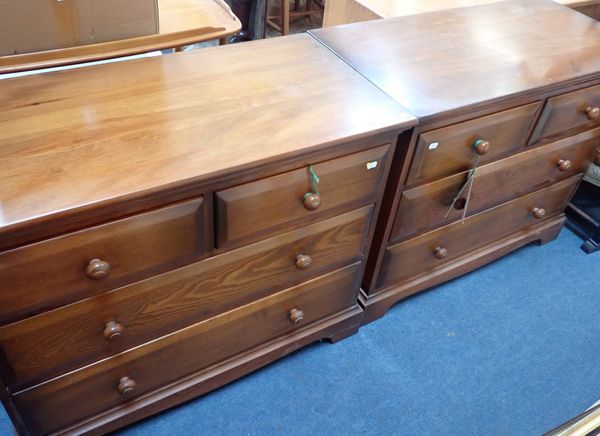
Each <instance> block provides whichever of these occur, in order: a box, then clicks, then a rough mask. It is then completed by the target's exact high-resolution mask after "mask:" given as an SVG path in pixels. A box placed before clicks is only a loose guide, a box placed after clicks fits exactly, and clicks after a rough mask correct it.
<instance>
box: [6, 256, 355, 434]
mask: <svg viewBox="0 0 600 436" xmlns="http://www.w3.org/2000/svg"><path fill="white" fill-rule="evenodd" d="M360 270H361V268H360V263H356V264H354V265H351V266H349V267H346V268H344V269H341V270H337V271H335V272H332V273H329V274H327V275H325V276H321V277H319V278H318V279H315V280H312V281H310V282H306V283H304V284H302V285H299V286H296V287H294V288H290V289H288V290H285V291H282V292H280V293H278V294H275V295H272V296H270V297H268V298H265V299H262V300H258V301H255V302H253V303H251V304H248V305H246V306H243V307H241V308H238V309H235V310H232V311H230V312H226V313H224V314H222V315H219V316H217V317H215V318H212V319H209V320H207V321H204V322H201V323H198V324H195V325H193V326H190V327H188V328H186V329H183V330H179V331H177V332H175V333H173V334H170V335H168V336H165V337H162V338H161V339H159V340H156V341H152V342H149V343H147V344H145V345H143V346H140V347H137V348H134V349H131V350H129V351H126V352H124V353H121V354H119V355H117V356H114V357H112V358H110V359H106V360H102V361H100V362H97V363H95V364H93V365H90V366H87V367H85V368H82V369H80V370H77V371H74V372H71V373H69V374H67V375H65V376H62V377H59V378H55V379H53V380H51V381H49V382H46V383H44V384H41V385H38V386H36V387H33V388H31V389H28V390H25V391H21V392H19V393H17V394H16V395H15V396H14V397H13V400H14V401H15V403H16V404H17V407H20V408H21V410H24V411H26V413H27V414H28V416H27V418H29V422H31V424H32V427H33V429H32V430H33V431H34V432H42V431H45V432H49V431H54V430H58V429H60V428H63V427H65V426H67V425H69V424H73V423H75V422H77V421H79V420H81V419H85V418H87V417H90V416H92V415H94V414H97V413H99V412H102V411H104V410H107V409H109V408H111V407H114V406H118V405H122V404H126V403H127V402H128V401H129V400H130V399H133V398H135V397H137V396H141V395H144V394H146V393H149V392H151V391H153V390H155V389H157V388H159V387H161V386H163V385H165V384H167V383H170V382H173V381H175V380H178V379H180V378H181V377H184V376H188V375H191V374H193V373H195V372H198V371H200V370H202V369H204V368H207V367H208V366H210V365H213V364H215V363H217V362H220V361H223V360H224V359H227V358H230V357H232V356H234V355H236V354H239V353H241V352H242V351H244V350H248V349H249V348H252V347H253V346H256V345H258V344H261V343H263V342H265V341H268V340H270V339H274V338H277V337H279V336H281V335H284V334H286V333H290V332H292V331H294V330H297V329H299V328H302V327H303V326H306V325H309V324H311V323H312V322H314V321H317V320H319V319H321V318H323V317H326V316H329V315H332V314H334V313H337V312H339V311H342V310H344V309H346V308H349V307H352V306H354V305H356V304H357V303H356V298H357V293H358V283H359V277H358V276H359V274H358V273H359V271H360ZM294 309H295V311H294ZM299 311H301V312H303V314H302V315H303V316H302V318H303V319H302V320H300V315H301V314H300V313H299ZM294 321H296V322H294ZM124 377H128V378H129V379H131V380H134V381H135V388H134V390H133V392H130V393H127V394H122V393H120V392H119V382H120V380H122V379H123V378H124ZM129 385H131V383H129ZM123 386H124V384H122V385H121V387H122V388H123Z"/></svg>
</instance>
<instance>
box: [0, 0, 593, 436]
mask: <svg viewBox="0 0 600 436" xmlns="http://www.w3.org/2000/svg"><path fill="white" fill-rule="evenodd" d="M473 23H477V26H475V27H473ZM549 23H551V24H552V25H553V28H554V29H555V31H553V32H548V31H547V29H548V26H549ZM431 29H434V31H431ZM481 29H494V31H493V32H481ZM249 53H251V56H248V54H249ZM348 64H349V65H348ZM0 85H1V86H2V91H3V92H2V94H0V103H1V105H0V108H1V109H0V142H1V144H2V147H1V148H0V167H1V168H2V169H3V171H2V172H0V283H1V284H2V287H1V288H0V303H2V304H0V362H1V364H0V379H1V386H0V397H1V399H2V402H3V404H4V406H5V407H6V409H7V411H8V412H9V414H10V415H11V418H12V419H13V421H14V423H15V425H16V426H17V428H18V430H19V431H20V432H22V433H23V434H34V435H38V434H61V433H72V434H79V433H94V434H97V433H103V432H107V431H110V430H113V429H115V428H118V427H119V426H122V425H125V424H127V423H130V422H132V421H135V420H137V419H141V418H143V417H146V416H148V415H150V414H152V413H156V412H158V411H160V410H163V409H165V408H167V407H170V406H171V405H174V404H178V403H181V402H183V401H186V400H188V399H190V398H193V397H195V396H197V395H200V394H203V393H205V392H208V391H210V390H211V389H214V388H216V387H219V386H221V385H223V384H225V383H227V382H229V381H231V380H234V379H236V378H238V377H240V376H242V375H244V374H246V373H248V372H249V371H252V370H254V369H256V368H258V367H260V366H262V365H265V364H267V363H269V362H271V361H273V360H274V359H277V358H279V357H281V356H283V355H285V354H287V353H289V352H292V351H294V350H296V349H297V348H299V347H301V346H304V345H306V344H308V343H310V342H312V341H316V340H321V339H329V340H331V341H332V342H334V341H336V340H339V339H342V338H344V337H346V336H347V335H350V334H352V333H354V332H355V331H356V330H357V329H358V327H359V326H360V325H361V324H362V323H364V322H368V321H371V320H373V319H375V318H377V317H378V316H381V315H383V314H384V313H385V311H386V310H387V309H388V308H389V307H390V306H391V305H392V304H394V303H396V302H397V301H399V300H401V299H402V298H405V297H407V296H409V295H412V294H414V293H415V292H419V291H421V290H424V289H426V288H428V287H430V286H432V285H434V284H437V283H441V282H443V281H445V280H449V279H451V278H454V277H457V276H459V275H461V274H464V273H465V272H467V271H470V270H472V269H474V268H477V267H478V266H481V265H483V264H485V263H487V262H490V261H492V260H494V259H497V258H498V257H500V256H502V255H504V254H506V253H508V252H510V251H511V250H514V249H516V248H517V247H520V246H522V245H524V244H527V243H530V242H534V241H540V242H547V241H549V240H551V239H552V238H554V237H555V236H556V235H557V233H558V232H559V231H560V229H561V227H562V224H563V222H564V214H563V211H564V208H565V205H566V204H567V202H568V201H569V199H570V197H571V196H572V195H573V193H574V191H575V189H576V188H577V186H578V184H579V182H580V180H581V177H582V174H583V172H584V171H585V169H586V167H587V165H588V164H589V161H590V159H591V156H592V151H593V148H594V146H597V145H598V143H599V142H600V26H599V25H598V24H595V23H594V22H593V21H591V20H588V19H587V18H585V17H583V16H580V15H579V14H577V13H575V12H572V11H569V10H568V9H566V8H562V7H560V6H557V5H556V4H554V3H553V2H551V1H550V0H532V1H529V2H527V3H526V4H525V2H521V1H516V0H515V1H507V2H501V3H494V4H491V5H487V6H481V7H475V8H467V9H455V10H451V11H445V12H443V13H436V14H427V15H426V16H415V17H406V18H399V19H391V20H379V21H377V22H371V23H364V24H356V25H352V26H344V27H341V28H330V29H326V30H323V31H318V32H314V35H312V36H311V35H306V34H305V35H297V36H291V37H286V38H277V39H273V40H269V41H265V42H259V43H247V44H243V45H239V46H230V47H224V48H217V49H206V50H201V51H198V52H195V53H184V54H180V55H175V56H168V57H161V58H156V59H146V60H140V61H133V62H125V63H121V64H118V65H105V66H97V67H94V68H83V69H80V70H75V71H63V72H57V73H52V74H48V75H38V76H32V77H28V78H21V79H14V80H7V81H2V82H1V83H0ZM386 94H387V95H386ZM405 107H406V108H408V109H404V108H405ZM409 111H410V112H409ZM411 112H412V114H411ZM413 114H414V115H413ZM417 117H418V120H417ZM417 121H418V125H417ZM361 288H362V289H361Z"/></svg>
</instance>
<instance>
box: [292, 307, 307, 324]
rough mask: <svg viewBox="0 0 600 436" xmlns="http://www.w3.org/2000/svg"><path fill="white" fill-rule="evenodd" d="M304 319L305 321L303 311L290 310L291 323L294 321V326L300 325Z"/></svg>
mask: <svg viewBox="0 0 600 436" xmlns="http://www.w3.org/2000/svg"><path fill="white" fill-rule="evenodd" d="M303 319H304V312H302V311H301V310H298V309H292V310H290V321H292V322H293V323H294V324H298V323H300V322H302V320H303Z"/></svg>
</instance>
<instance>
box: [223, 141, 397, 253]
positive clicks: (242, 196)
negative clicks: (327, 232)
mask: <svg viewBox="0 0 600 436" xmlns="http://www.w3.org/2000/svg"><path fill="white" fill-rule="evenodd" d="M389 149H390V147H389V145H384V146H381V147H377V148H373V149H370V150H366V151H363V152H360V153H355V154H351V155H348V156H344V157H341V158H338V159H334V160H330V161H326V162H321V163H318V164H315V165H313V169H314V172H315V173H316V175H317V176H318V177H319V179H320V182H319V183H318V185H317V190H318V192H319V196H320V198H316V197H314V196H312V197H307V198H305V194H306V193H309V192H311V190H312V187H311V183H310V180H311V178H310V177H311V176H310V171H309V168H308V167H304V168H299V169H297V170H294V171H291V172H288V173H285V174H279V175H277V176H273V177H269V178H266V179H261V180H257V181H255V182H251V183H247V184H245V185H240V186H236V187H233V188H229V189H226V190H223V191H219V192H217V193H216V211H217V246H218V248H223V247H230V246H232V245H239V242H240V241H241V240H243V241H244V242H248V241H251V240H257V239H259V238H261V239H262V238H264V237H267V236H269V235H272V234H275V233H277V232H281V231H282V230H286V229H289V228H291V227H293V226H294V225H298V224H299V223H300V224H304V225H305V224H306V223H310V222H314V221H316V220H319V219H322V218H323V216H326V215H327V214H331V213H335V211H338V210H340V211H344V210H350V209H354V208H356V207H360V206H362V205H365V204H369V203H373V202H374V201H376V199H377V198H378V195H379V194H380V191H381V190H382V189H383V185H384V178H385V168H386V163H387V159H388V154H389Z"/></svg>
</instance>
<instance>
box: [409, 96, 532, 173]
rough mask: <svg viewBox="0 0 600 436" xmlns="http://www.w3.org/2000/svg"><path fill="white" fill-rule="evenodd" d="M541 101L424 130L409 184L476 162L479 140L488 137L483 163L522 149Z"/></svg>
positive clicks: (456, 170)
mask: <svg viewBox="0 0 600 436" xmlns="http://www.w3.org/2000/svg"><path fill="white" fill-rule="evenodd" d="M540 107H541V103H539V102H537V103H533V104H530V105H527V106H521V107H518V108H515V109H510V110H507V111H503V112H498V113H495V114H492V115H488V116H485V117H481V118H476V119H474V120H470V121H465V122H463V123H459V124H454V125H452V126H448V127H443V128H441V129H436V130H430V131H428V132H424V133H421V134H420V135H419V139H418V141H417V145H416V149H415V155H414V158H413V161H412V165H411V169H410V172H409V175H408V180H407V185H414V184H417V183H422V182H425V181H431V180H435V179H439V178H442V177H446V176H450V175H452V174H456V173H459V172H461V171H466V170H469V169H470V168H471V167H472V166H473V161H474V160H475V156H476V150H475V148H474V146H473V145H474V144H475V143H476V141H478V140H482V141H487V144H488V146H487V147H486V148H485V149H480V151H481V154H480V156H481V158H480V159H481V163H485V162H491V161H493V160H497V159H499V158H502V157H505V156H507V155H510V154H512V153H516V152H517V151H519V150H521V149H523V148H524V147H525V145H526V144H527V139H528V138H529V134H530V133H531V129H532V128H533V123H534V122H535V120H536V118H537V115H538V113H539V109H540Z"/></svg>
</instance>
